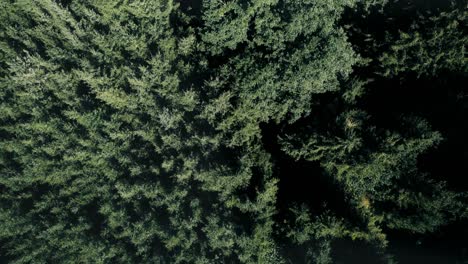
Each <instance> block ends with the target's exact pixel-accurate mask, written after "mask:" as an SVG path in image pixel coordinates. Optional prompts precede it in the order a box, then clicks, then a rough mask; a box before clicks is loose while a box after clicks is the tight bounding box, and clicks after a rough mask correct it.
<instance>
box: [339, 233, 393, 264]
mask: <svg viewBox="0 0 468 264" xmlns="http://www.w3.org/2000/svg"><path fill="white" fill-rule="evenodd" d="M332 249H333V250H332V258H333V260H334V262H333V263H336V264H367V263H369V264H370V263H372V264H380V263H382V264H383V263H387V262H386V260H385V258H384V255H383V254H382V252H381V250H379V249H377V248H375V247H373V246H372V245H369V244H368V243H365V242H362V241H353V240H351V239H341V240H338V241H335V242H334V243H332Z"/></svg>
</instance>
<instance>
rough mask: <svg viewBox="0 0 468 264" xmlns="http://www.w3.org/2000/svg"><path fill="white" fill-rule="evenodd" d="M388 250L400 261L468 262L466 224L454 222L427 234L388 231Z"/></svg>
mask: <svg viewBox="0 0 468 264" xmlns="http://www.w3.org/2000/svg"><path fill="white" fill-rule="evenodd" d="M389 234H390V235H389V241H390V244H389V249H388V252H389V253H391V254H393V255H394V256H396V257H397V258H396V259H397V260H398V262H399V263H400V264H418V263H421V264H440V263H460V264H461V263H467V262H468V239H467V238H468V226H467V225H466V221H465V222H456V223H453V224H451V225H449V226H446V227H443V228H441V229H440V230H438V231H437V232H434V233H433V234H429V235H409V234H407V233H403V232H396V231H393V232H389Z"/></svg>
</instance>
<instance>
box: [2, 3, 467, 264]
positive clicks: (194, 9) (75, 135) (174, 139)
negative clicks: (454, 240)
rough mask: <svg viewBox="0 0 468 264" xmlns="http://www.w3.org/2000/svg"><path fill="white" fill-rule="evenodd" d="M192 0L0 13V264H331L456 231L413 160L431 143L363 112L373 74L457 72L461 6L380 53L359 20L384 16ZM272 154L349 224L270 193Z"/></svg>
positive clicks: (451, 203)
mask: <svg viewBox="0 0 468 264" xmlns="http://www.w3.org/2000/svg"><path fill="white" fill-rule="evenodd" d="M188 2H190V1H173V0H168V1H149V0H148V1H88V0H83V1H58V0H57V1H54V0H42V1H36V0H18V1H15V0H11V1H10V0H8V1H1V2H0V21H1V23H0V260H2V259H1V258H2V257H4V258H5V259H7V260H8V261H11V262H13V263H31V262H32V263H50V262H53V263H69V262H73V263H74V262H79V263H82V262H83V263H88V262H91V263H297V262H298V259H295V258H294V257H292V254H290V253H289V252H287V251H288V248H295V249H298V251H300V253H299V255H300V259H301V260H300V261H302V262H306V263H333V262H334V253H335V252H334V250H335V249H334V243H335V242H336V241H339V240H343V239H350V240H351V241H356V242H362V243H366V244H368V245H370V246H372V247H373V248H375V249H376V250H378V251H379V252H384V251H385V248H386V247H387V245H388V242H389V241H388V240H387V231H388V230H403V231H405V232H409V233H421V234H426V233H429V232H433V231H435V230H437V228H439V227H440V226H443V225H445V224H446V223H448V222H449V221H451V220H458V219H461V218H463V217H465V218H466V217H467V216H468V212H467V210H466V194H464V193H463V192H456V191H454V190H451V189H449V188H448V187H447V185H446V183H444V182H443V181H439V180H436V179H433V178H431V175H430V173H427V172H423V171H421V170H420V168H419V165H418V159H419V158H420V156H421V155H422V154H425V153H427V152H429V151H430V150H432V149H434V148H435V147H436V146H437V145H438V144H440V142H442V140H443V135H442V134H441V133H439V132H437V131H434V130H433V129H432V128H431V124H430V123H429V121H427V120H425V119H424V118H422V117H419V116H418V115H417V113H414V114H407V113H402V114H401V115H400V116H399V118H398V119H397V120H396V122H395V124H394V123H391V124H388V125H386V124H384V123H385V122H379V121H381V120H379V118H381V117H379V116H374V115H373V112H372V111H371V110H370V109H367V106H366V104H365V103H363V101H365V100H366V98H367V97H366V96H367V95H368V93H369V92H370V89H371V88H370V87H372V84H373V82H374V78H404V77H405V76H407V75H409V74H416V75H417V76H425V75H432V76H437V74H439V72H441V71H451V72H457V73H462V74H466V72H467V70H468V68H467V67H466V58H465V44H466V41H467V38H466V28H465V27H464V24H463V22H466V11H465V10H462V9H461V8H459V7H458V6H454V7H453V8H452V9H451V11H447V12H445V11H444V12H439V13H437V14H436V15H431V16H422V17H421V21H412V22H411V23H410V24H411V26H409V27H408V28H404V29H401V30H399V31H398V32H399V33H398V35H396V34H392V32H391V30H388V32H387V31H386V29H385V28H384V29H383V31H384V32H386V33H385V35H386V37H385V38H384V40H382V39H380V38H379V37H377V36H375V37H374V36H373V35H372V34H370V33H372V32H370V33H366V29H365V28H363V27H360V24H359V23H358V20H359V19H358V18H357V17H367V16H371V13H372V12H374V11H375V10H380V11H382V10H386V9H385V8H386V5H391V4H390V3H388V4H387V1H357V2H355V1H352V0H349V1H338V0H336V1H312V0H301V1H296V0H294V1H293V0H248V1H240V0H230V1H218V0H216V1H201V2H200V6H197V4H196V3H191V2H190V3H188ZM350 10H351V11H352V10H355V11H356V10H358V11H356V12H358V14H355V16H353V15H351V17H352V19H351V20H350V19H349V18H346V20H350V21H345V22H346V23H343V20H342V19H343V14H348V13H349V12H350ZM347 12H348V13H347ZM351 14H352V12H351ZM348 16H349V14H348V15H347V17H348ZM353 19H354V20H353ZM353 21H354V22H353ZM350 32H351V33H353V34H355V35H354V37H349V36H350V35H351V34H350ZM363 34H370V36H366V39H367V40H365V41H361V40H359V38H360V37H362V36H363ZM376 35H377V34H376ZM364 42H365V43H367V44H365V45H364V44H362V43H364ZM380 42H385V43H380ZM357 46H359V47H357ZM367 48H368V50H369V51H368V52H363V50H365V49H367ZM369 72H370V73H371V74H369ZM402 96H404V95H402ZM265 125H270V126H271V125H272V126H275V127H277V128H278V130H277V131H267V130H265ZM269 133H271V135H273V137H272V138H273V141H274V142H272V143H270V144H272V145H274V146H277V147H278V151H277V152H276V151H274V150H272V149H273V148H274V147H272V146H269V145H268V144H269V143H268V142H266V141H267V140H266V138H269V136H270V135H269ZM281 159H291V160H294V161H295V162H297V163H298V162H300V161H307V162H312V163H317V164H319V166H320V169H321V172H320V173H321V174H323V176H324V177H325V178H327V179H329V180H330V182H332V183H333V184H334V185H333V186H334V187H335V188H336V190H334V191H336V192H337V193H339V192H342V193H343V194H344V198H343V199H344V200H343V201H341V202H342V203H343V204H345V206H346V208H347V212H346V213H344V214H343V213H340V212H339V210H338V209H337V208H333V207H332V206H327V205H323V206H322V205H320V206H315V205H313V202H310V201H309V203H308V202H304V201H288V200H287V197H285V196H284V195H283V196H281V195H280V193H281V192H282V191H283V190H281V188H282V187H281V186H282V185H281V183H282V181H285V179H284V177H293V176H294V175H288V174H287V173H285V172H284V171H282V170H281V165H280V164H281ZM300 180H301V179H297V181H300ZM283 192H284V191H283ZM286 196H287V195H286ZM280 198H283V199H285V201H279V200H278V199H280ZM280 203H283V204H286V205H287V210H284V209H282V208H281V206H279V204H280ZM389 262H390V260H389Z"/></svg>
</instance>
